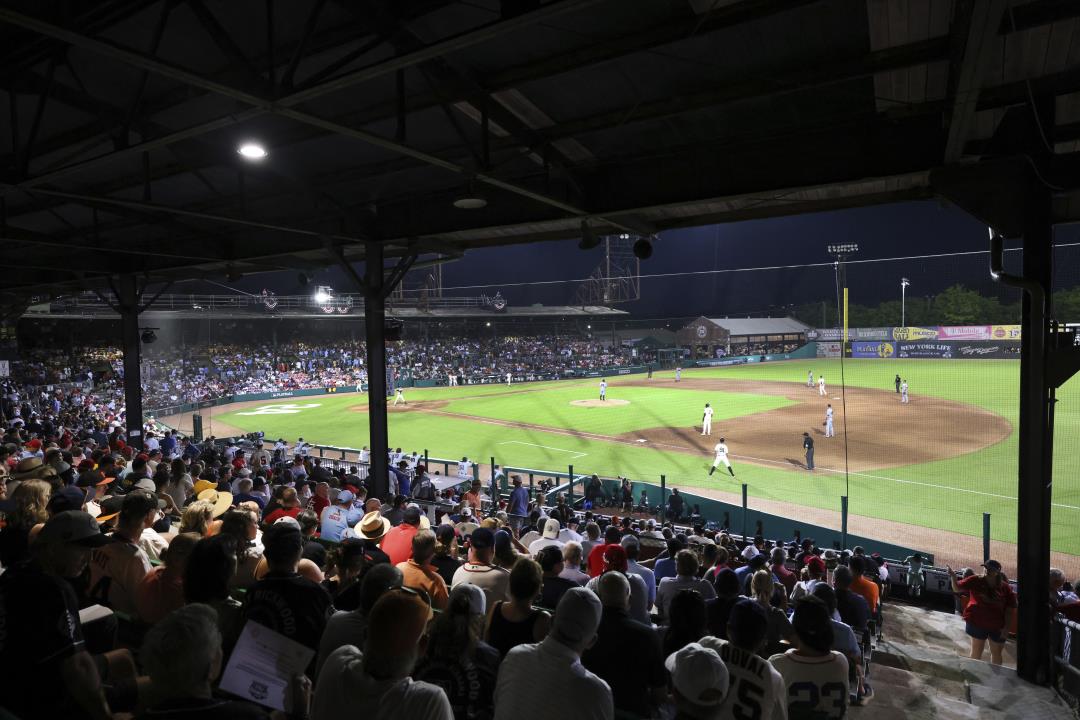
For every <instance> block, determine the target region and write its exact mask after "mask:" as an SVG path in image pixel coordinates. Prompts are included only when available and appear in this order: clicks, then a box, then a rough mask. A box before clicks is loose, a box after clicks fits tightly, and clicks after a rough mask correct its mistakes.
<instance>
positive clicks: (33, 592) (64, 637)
mask: <svg viewBox="0 0 1080 720" xmlns="http://www.w3.org/2000/svg"><path fill="white" fill-rule="evenodd" d="M107 542H108V539H107V538H106V537H105V536H104V535H102V534H101V531H100V529H99V527H98V524H97V521H96V520H94V518H93V517H91V516H90V515H89V514H88V513H85V512H82V511H79V510H68V511H65V512H60V513H57V514H56V515H54V516H53V517H51V518H50V519H49V520H48V521H47V522H46V523H45V525H44V527H42V529H41V532H39V533H38V535H37V538H36V539H35V541H34V542H33V544H32V545H31V546H30V552H31V561H30V562H28V563H24V564H20V565H17V566H15V567H12V568H10V569H9V570H8V571H7V572H5V573H4V574H3V575H0V627H3V628H4V629H5V632H4V633H0V677H3V678H4V683H5V686H6V687H7V688H8V690H9V692H6V693H4V699H3V705H4V707H5V708H6V709H7V710H8V711H10V712H11V713H13V714H15V715H17V716H19V717H26V718H29V717H69V716H78V717H84V716H88V717H92V718H109V717H112V715H111V714H110V710H109V706H108V704H107V703H106V701H105V696H104V692H103V690H102V687H101V679H100V675H99V673H98V663H96V662H95V659H94V658H93V657H92V656H91V655H90V653H89V652H88V651H87V650H86V646H85V645H84V642H83V635H82V624H81V623H80V622H79V603H78V600H77V599H76V597H75V592H74V590H72V588H71V585H70V584H69V583H68V578H74V577H77V576H79V575H80V574H81V573H82V571H83V569H84V568H85V567H86V564H87V562H88V560H89V557H90V551H91V549H93V548H100V547H101V546H102V545H104V544H105V543H107ZM101 665H102V667H104V666H105V665H106V664H105V663H101ZM61 678H62V680H60V679H61ZM58 682H62V684H63V686H62V689H63V691H62V692H58V691H57V690H58V687H57V683H58Z"/></svg>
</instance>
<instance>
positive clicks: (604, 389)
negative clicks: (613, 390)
mask: <svg viewBox="0 0 1080 720" xmlns="http://www.w3.org/2000/svg"><path fill="white" fill-rule="evenodd" d="M600 399H601V400H607V380H605V379H604V378H600Z"/></svg>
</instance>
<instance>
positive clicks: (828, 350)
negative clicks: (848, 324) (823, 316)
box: [817, 342, 840, 358]
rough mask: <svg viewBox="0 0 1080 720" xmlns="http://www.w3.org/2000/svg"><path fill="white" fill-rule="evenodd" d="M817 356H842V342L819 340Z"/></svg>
mask: <svg viewBox="0 0 1080 720" xmlns="http://www.w3.org/2000/svg"><path fill="white" fill-rule="evenodd" d="M817 356H818V357H819V358H838V357H840V343H838V342H819V343H818V344H817Z"/></svg>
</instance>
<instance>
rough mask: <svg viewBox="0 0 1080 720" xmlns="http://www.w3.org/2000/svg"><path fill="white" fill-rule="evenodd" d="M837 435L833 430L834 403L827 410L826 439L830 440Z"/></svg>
mask: <svg viewBox="0 0 1080 720" xmlns="http://www.w3.org/2000/svg"><path fill="white" fill-rule="evenodd" d="M835 435H836V432H835V431H834V430H833V413H832V403H830V404H829V406H828V407H827V408H825V437H827V438H829V437H833V436H835Z"/></svg>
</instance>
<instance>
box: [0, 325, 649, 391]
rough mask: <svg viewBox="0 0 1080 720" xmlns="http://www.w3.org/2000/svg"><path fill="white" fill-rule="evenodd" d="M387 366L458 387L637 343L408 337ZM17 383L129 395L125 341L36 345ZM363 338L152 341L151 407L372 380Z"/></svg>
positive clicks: (145, 363) (557, 370) (601, 362)
mask: <svg viewBox="0 0 1080 720" xmlns="http://www.w3.org/2000/svg"><path fill="white" fill-rule="evenodd" d="M386 357H387V360H386V361H387V365H388V366H389V367H391V368H393V369H394V371H395V372H396V373H397V377H398V378H400V379H401V380H407V379H413V380H437V381H440V382H442V383H449V382H450V377H451V376H453V377H454V381H453V382H454V383H455V384H467V383H471V382H481V381H491V380H494V379H496V378H497V379H499V380H501V379H502V378H504V377H505V376H506V375H507V374H508V373H509V374H510V375H511V376H512V377H516V378H519V379H522V378H526V377H540V376H543V377H554V376H561V375H564V374H567V373H572V372H573V370H575V369H592V368H604V367H617V366H625V365H629V364H631V363H632V362H633V358H632V356H631V352H630V350H629V349H627V348H624V347H621V346H608V345H606V344H603V343H599V342H595V341H589V340H582V339H580V338H576V337H569V336H531V337H499V338H493V339H490V340H485V341H482V342H481V341H478V340H466V339H461V338H458V339H453V338H450V339H445V340H440V341H437V342H435V341H432V342H424V341H418V340H402V341H396V342H388V343H387V345H386ZM12 381H13V382H14V383H16V384H18V385H19V386H23V387H25V386H35V387H36V386H43V385H49V384H53V385H58V384H85V385H88V386H90V387H93V388H94V391H95V394H97V395H98V396H99V397H106V396H107V397H110V398H113V399H119V398H120V397H121V396H122V385H123V360H122V355H121V352H120V349H119V348H101V347H80V348H74V349H72V351H71V352H58V351H55V350H48V351H45V350H28V351H26V352H24V353H23V354H22V356H21V357H20V359H19V360H16V361H15V362H14V363H13V367H12ZM366 381H367V373H366V352H365V345H364V343H362V342H352V341H341V342H337V343H321V344H318V345H312V344H310V343H303V342H292V343H285V344H281V345H279V346H277V347H271V346H270V345H269V344H267V343H265V342H257V343H243V344H241V343H215V344H211V345H201V346H188V347H177V346H173V347H169V348H165V347H164V346H160V345H148V346H145V347H144V349H143V352H142V384H143V405H144V407H146V408H164V407H168V406H173V405H178V404H183V403H193V402H199V401H202V400H207V399H213V398H219V397H226V396H229V395H238V394H242V393H258V392H268V391H281V390H299V389H308V388H323V387H353V388H355V387H356V386H358V385H360V384H361V383H366Z"/></svg>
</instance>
